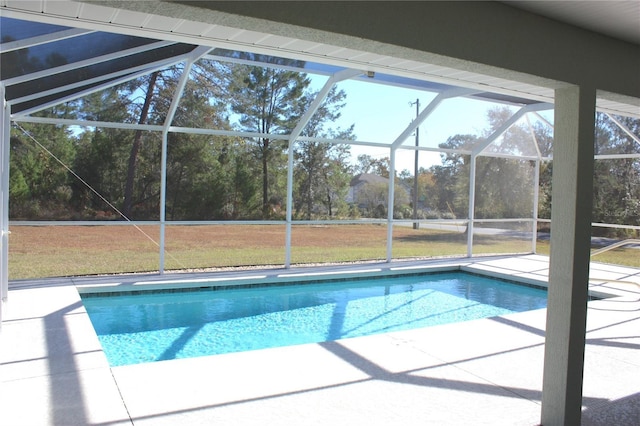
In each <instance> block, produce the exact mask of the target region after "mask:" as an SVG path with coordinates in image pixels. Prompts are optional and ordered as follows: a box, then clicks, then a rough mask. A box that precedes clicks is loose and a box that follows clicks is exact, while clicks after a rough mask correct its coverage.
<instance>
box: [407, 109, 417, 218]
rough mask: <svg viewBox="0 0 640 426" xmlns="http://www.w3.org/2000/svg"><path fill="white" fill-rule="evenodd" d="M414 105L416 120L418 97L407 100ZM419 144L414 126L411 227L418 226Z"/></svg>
mask: <svg viewBox="0 0 640 426" xmlns="http://www.w3.org/2000/svg"><path fill="white" fill-rule="evenodd" d="M414 104H415V106H416V120H417V119H418V115H419V114H420V99H419V98H418V99H416V101H415V102H409V105H414ZM419 144H420V126H418V127H416V151H415V159H414V167H413V229H418V228H419V223H418V145H419Z"/></svg>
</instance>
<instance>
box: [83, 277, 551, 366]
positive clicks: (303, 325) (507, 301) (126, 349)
mask: <svg viewBox="0 0 640 426" xmlns="http://www.w3.org/2000/svg"><path fill="white" fill-rule="evenodd" d="M546 300H547V293H546V291H544V290H540V289H535V288H530V287H526V286H521V285H515V284H511V283H507V282H503V281H499V280H494V279H490V278H486V277H480V276H475V275H471V274H466V273H463V272H447V273H435V274H427V275H411V276H398V277H390V278H379V279H371V280H355V281H339V282H336V281H333V282H332V281H328V282H324V283H315V284H301V285H285V286H268V287H259V288H241V289H229V290H215V291H213V290H205V291H194V292H182V293H151V294H144V293H141V294H136V295H129V296H108V297H83V302H84V305H85V307H86V310H87V312H88V313H89V317H90V318H91V321H92V323H93V326H94V328H95V330H96V332H97V334H98V337H99V339H100V342H101V344H102V347H103V349H104V351H105V353H106V355H107V358H108V359H109V363H110V364H111V365H112V366H119V365H128V364H137V363H143V362H152V361H161V360H169V359H177V358H190V357H197V356H203V355H215V354H223V353H229V352H239V351H248V350H253V349H262V348H269V347H276V346H288V345H295V344H302V343H314V342H323V341H328V340H336V339H342V338H347V337H356V336H364V335H369V334H376V333H386V332H390V331H398V330H407V329H412V328H419V327H429V326H434V325H439V324H446V323H452V322H460V321H467V320H472V319H478V318H486V317H492V316H498V315H504V314H508V313H512V312H522V311H527V310H532V309H538V308H543V307H545V306H546Z"/></svg>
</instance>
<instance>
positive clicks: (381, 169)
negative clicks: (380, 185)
mask: <svg viewBox="0 0 640 426" xmlns="http://www.w3.org/2000/svg"><path fill="white" fill-rule="evenodd" d="M357 161H358V162H357V164H356V166H355V170H354V172H355V173H356V174H363V173H371V174H374V175H378V176H382V177H386V178H388V177H389V170H391V165H390V162H391V160H390V159H389V157H382V158H375V157H372V156H371V155H369V154H360V155H358V158H357Z"/></svg>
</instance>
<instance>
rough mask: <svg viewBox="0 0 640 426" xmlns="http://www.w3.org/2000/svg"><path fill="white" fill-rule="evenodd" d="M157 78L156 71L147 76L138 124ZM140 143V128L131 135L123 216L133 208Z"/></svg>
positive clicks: (128, 214) (145, 117) (129, 214)
mask: <svg viewBox="0 0 640 426" xmlns="http://www.w3.org/2000/svg"><path fill="white" fill-rule="evenodd" d="M157 78H158V71H156V72H154V73H153V74H151V77H150V78H149V85H148V86H147V94H146V96H145V98H144V104H143V105H142V110H141V111H140V119H139V120H138V124H144V123H145V122H146V121H147V116H148V115H149V107H150V106H151V99H152V98H153V90H154V88H155V85H156V80H157ZM141 143H142V130H136V133H135V135H134V137H133V145H131V152H130V153H129V164H128V167H127V181H126V183H125V186H124V203H123V205H122V214H123V215H124V216H125V218H127V219H128V218H130V216H131V210H132V209H133V182H134V180H135V176H136V162H137V160H138V152H139V151H140V145H141Z"/></svg>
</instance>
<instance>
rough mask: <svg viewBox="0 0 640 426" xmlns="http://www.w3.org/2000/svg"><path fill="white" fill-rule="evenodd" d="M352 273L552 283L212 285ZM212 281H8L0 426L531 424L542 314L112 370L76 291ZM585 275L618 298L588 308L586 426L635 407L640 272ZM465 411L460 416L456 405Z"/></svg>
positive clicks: (512, 264)
mask: <svg viewBox="0 0 640 426" xmlns="http://www.w3.org/2000/svg"><path fill="white" fill-rule="evenodd" d="M425 263H426V264H428V265H427V266H429V267H425ZM349 269H350V270H351V273H362V272H363V270H365V271H366V270H368V272H367V273H370V274H377V275H378V276H380V275H381V274H395V273H397V271H398V270H400V271H406V272H409V273H413V272H421V271H424V270H427V271H430V272H438V271H447V270H464V271H467V272H471V273H477V274H480V275H491V276H494V277H497V278H505V277H506V278H507V279H508V280H510V281H513V279H514V277H517V278H519V280H521V281H527V282H531V283H533V284H535V285H536V286H539V285H540V284H541V283H546V280H547V274H548V258H546V257H545V256H537V255H526V256H500V257H482V258H472V259H462V260H460V259H447V260H441V261H435V262H424V261H422V262H418V261H416V262H396V263H392V264H382V263H381V264H365V265H348V266H344V265H340V266H335V267H333V266H332V267H324V268H323V267H314V268H304V269H303V268H292V269H289V270H284V269H280V270H264V271H263V270H260V271H257V270H252V271H243V272H238V271H232V272H224V273H216V274H215V277H216V281H215V282H225V281H226V282H231V283H240V282H241V280H243V279H247V278H249V277H253V276H256V275H260V276H262V275H266V276H267V277H266V278H265V280H267V279H269V280H278V279H282V277H283V276H288V279H297V280H301V279H303V280H317V279H318V278H319V277H320V278H322V277H326V276H328V275H333V276H335V274H340V273H346V272H347V270H349ZM211 275H212V274H188V275H187V274H185V275H182V274H180V275H178V274H176V275H172V276H171V277H168V276H159V275H157V274H155V275H154V274H146V275H127V276H109V277H73V278H60V279H50V280H30V281H20V282H12V283H11V286H10V303H9V304H8V306H9V308H10V309H9V319H8V320H7V321H6V322H5V323H4V326H3V330H2V332H1V333H0V343H1V344H0V385H1V386H0V400H2V401H3V418H4V419H7V422H8V423H9V424H14V425H33V424H44V425H46V424H52V425H53V424H93V425H116V424H123V425H124V424H127V425H131V424H136V425H144V424H152V425H154V426H155V425H163V424H167V425H171V424H210V423H211V422H214V421H215V422H218V423H221V424H224V423H225V421H226V422H227V423H228V422H229V421H232V420H231V419H233V422H234V424H238V425H244V424H246V425H249V424H255V423H256V419H257V418H258V417H256V414H255V413H258V412H259V413H260V415H259V419H260V420H261V422H262V423H263V424H287V423H286V421H285V419H287V421H288V420H290V419H293V420H292V421H293V422H294V423H296V422H298V423H301V422H303V423H305V424H326V423H327V422H332V423H333V424H348V423H349V422H351V423H353V422H356V423H363V422H365V423H368V424H370V425H377V424H385V423H386V424H388V423H389V421H391V422H396V423H402V424H407V425H412V424H416V422H418V423H422V421H421V420H424V416H426V415H428V416H429V418H430V419H432V420H433V421H437V420H438V419H440V420H441V421H440V422H438V424H469V422H472V423H474V424H491V425H500V424H505V425H507V424H514V423H518V424H536V422H539V408H540V407H539V404H540V401H539V399H540V389H541V369H542V349H543V344H544V326H545V316H546V309H540V310H536V311H528V312H524V313H517V314H511V315H507V316H502V317H496V318H490V319H484V320H474V321H471V322H465V323H458V324H452V325H444V326H436V327H430V328H428V329H418V330H412V331H406V332H394V333H387V334H383V335H377V336H368V337H358V338H352V339H344V340H340V341H335V342H328V343H325V344H307V345H299V346H295V347H283V348H272V349H265V350H259V351H249V352H244V353H237V354H225V355H213V356H205V357H199V358H191V359H185V360H172V361H161V362H154V363H146V364H136V365H132V366H123V367H109V365H108V362H107V360H106V356H105V355H104V353H103V351H102V348H101V347H100V344H99V341H98V339H97V336H96V334H95V331H94V330H93V328H92V326H91V323H90V320H89V318H88V315H87V314H86V310H85V309H84V307H83V305H82V302H81V298H80V295H81V293H82V292H83V291H90V290H92V289H96V288H98V289H102V290H103V291H110V290H108V289H109V286H111V288H113V287H114V285H115V288H117V289H123V288H126V287H127V286H132V288H136V289H137V288H140V287H143V288H153V287H154V286H162V285H166V283H167V282H171V281H176V280H177V281H185V280H193V279H195V280H200V282H202V281H207V280H208V279H209V278H211ZM349 275H350V274H349V273H346V276H349ZM592 276H593V278H594V280H593V282H592V283H591V284H590V291H591V292H600V293H606V294H608V295H614V296H615V297H612V298H608V299H603V300H597V301H590V302H588V306H589V317H588V321H589V325H588V330H589V331H588V334H587V343H588V344H587V347H586V352H587V364H586V370H587V372H588V374H587V375H586V376H585V385H584V395H585V396H584V400H583V401H584V406H585V414H584V416H583V417H584V418H585V419H587V420H589V419H591V420H593V421H591V420H589V421H591V423H588V422H586V423H584V424H607V423H606V421H604V420H603V421H602V422H600V423H598V422H597V421H596V420H597V419H598V418H605V417H602V416H604V414H603V413H605V411H607V410H609V411H607V412H612V411H611V410H614V409H616V407H620V408H621V409H622V408H625V407H627V408H628V406H629V404H631V406H634V405H633V404H637V401H638V396H639V395H640V392H639V391H640V389H639V387H638V386H637V384H636V383H635V381H634V380H633V379H632V378H633V377H638V376H639V375H640V362H639V360H638V358H637V348H638V347H640V338H639V337H637V324H638V321H639V320H640V269H633V268H626V267H617V266H612V265H603V264H597V263H594V264H592ZM616 280H617V281H616ZM628 282H634V283H636V285H637V286H638V287H635V286H634V287H629V286H628ZM145 285H146V287H145ZM185 285H186V284H185ZM634 336H635V337H634ZM636 341H637V342H638V343H634V342H636ZM7 348H10V349H9V350H7ZM313 366H316V367H315V368H314V367H313ZM317 366H323V367H324V369H318V368H317ZM315 370H317V371H315ZM218 383H220V384H224V385H223V386H222V387H220V386H217V385H216V384H218ZM166 384H170V385H171V386H170V387H167V386H166ZM398 386H400V387H398ZM222 390H224V392H223V393H220V392H221V391H222ZM381 398H382V399H381ZM462 400H463V401H464V406H465V410H462V411H461V410H459V409H456V408H455V406H456V405H455V404H457V402H456V401H458V402H459V401H462ZM390 401H392V402H393V404H392V405H389V403H390ZM454 403H455V404H454ZM452 404H454V405H452ZM397 407H404V408H403V409H402V410H400V409H399V408H397ZM425 410H427V411H425ZM603 410H604V411H603ZM498 412H499V413H501V414H500V415H499V416H498V415H496V413H498ZM605 414H606V413H605ZM283 416H284V417H283ZM465 416H467V417H465ZM598 416H600V417H598ZM434 419H435V420H434ZM501 419H502V420H501ZM594 419H595V420H594ZM501 422H502V423H501Z"/></svg>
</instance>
